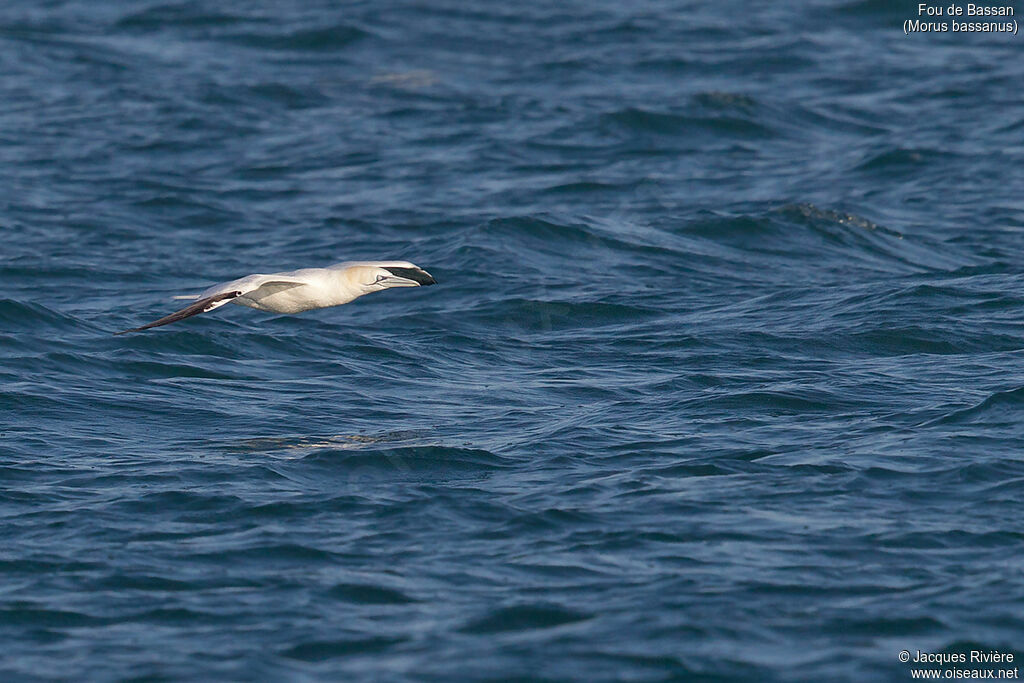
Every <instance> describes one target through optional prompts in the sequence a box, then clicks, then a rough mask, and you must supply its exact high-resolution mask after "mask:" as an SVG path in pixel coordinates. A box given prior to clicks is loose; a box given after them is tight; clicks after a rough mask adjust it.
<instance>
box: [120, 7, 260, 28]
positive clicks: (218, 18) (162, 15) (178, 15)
mask: <svg viewBox="0 0 1024 683" xmlns="http://www.w3.org/2000/svg"><path fill="white" fill-rule="evenodd" d="M260 21H265V20H264V19H261V18H260V17H259V16H258V15H252V16H248V15H243V14H229V13H227V12H223V11H210V8H208V7H206V5H205V3H202V2H180V3H168V4H158V5H154V6H152V7H147V8H146V9H144V10H142V11H139V12H134V13H132V14H129V15H127V16H125V17H122V18H120V19H118V20H117V23H115V24H114V27H115V28H120V29H150V30H157V29H164V28H167V27H171V26H181V27H187V28H202V27H218V26H230V25H233V24H237V23H240V22H260Z"/></svg>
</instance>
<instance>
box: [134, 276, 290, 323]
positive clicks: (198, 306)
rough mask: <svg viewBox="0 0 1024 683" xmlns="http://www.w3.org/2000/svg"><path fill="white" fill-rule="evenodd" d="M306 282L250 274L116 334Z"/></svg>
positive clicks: (178, 318) (203, 311) (171, 320)
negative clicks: (159, 316)
mask: <svg viewBox="0 0 1024 683" xmlns="http://www.w3.org/2000/svg"><path fill="white" fill-rule="evenodd" d="M304 284H306V283H305V282H303V281H301V280H284V279H281V278H279V277H274V276H267V275H250V276H248V277H244V278H242V279H240V280H235V281H234V282H228V283H225V284H224V285H218V286H216V287H214V288H212V289H213V291H214V293H213V294H210V293H209V291H210V290H207V292H205V293H204V294H205V295H200V298H199V300H198V301H196V302H195V303H194V304H192V305H190V306H187V307H185V308H183V309H181V310H180V311H175V312H174V313H171V314H170V315H166V316H164V317H163V318H160V319H159V320H154V321H153V322H151V323H147V324H145V325H143V326H142V327H133V328H131V329H129V330H121V331H120V332H115V333H114V334H115V335H118V334H127V333H128V332H141V331H143V330H148V329H149V328H151V327H160V326H161V325H169V324H170V323H176V322H178V321H179V320H184V319H185V318H191V317H192V316H194V315H199V314H200V313H206V312H207V311H212V310H213V309H215V308H220V307H221V306H223V305H224V304H227V303H231V300H232V299H237V298H238V297H240V296H244V295H246V294H251V293H253V292H255V291H256V290H258V289H262V288H264V287H266V288H270V289H273V290H275V291H281V290H283V289H291V288H292V287H301V286H302V285H304Z"/></svg>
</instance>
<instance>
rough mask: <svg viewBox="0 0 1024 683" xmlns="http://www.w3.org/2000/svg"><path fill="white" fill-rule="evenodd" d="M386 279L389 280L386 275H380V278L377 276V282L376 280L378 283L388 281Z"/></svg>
mask: <svg viewBox="0 0 1024 683" xmlns="http://www.w3.org/2000/svg"><path fill="white" fill-rule="evenodd" d="M386 279H387V276H386V275H378V276H377V280H376V281H377V282H380V281H381V280H386Z"/></svg>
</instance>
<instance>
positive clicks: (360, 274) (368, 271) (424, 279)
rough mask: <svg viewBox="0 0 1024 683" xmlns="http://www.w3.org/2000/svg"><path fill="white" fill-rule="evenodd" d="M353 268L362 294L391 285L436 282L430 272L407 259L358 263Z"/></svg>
mask: <svg viewBox="0 0 1024 683" xmlns="http://www.w3.org/2000/svg"><path fill="white" fill-rule="evenodd" d="M353 270H354V273H353V275H354V279H355V281H356V282H358V283H359V286H360V287H361V288H362V290H363V293H364V294H369V293H370V292H377V291H380V290H382V289H390V288H391V287H426V286H428V285H436V284H437V280H435V279H434V277H433V276H432V275H431V274H430V273H428V272H427V271H425V270H423V269H422V268H420V267H419V266H416V265H414V264H412V263H409V262H408V261H393V262H389V263H386V264H366V265H358V266H356V267H355V268H354V269H353Z"/></svg>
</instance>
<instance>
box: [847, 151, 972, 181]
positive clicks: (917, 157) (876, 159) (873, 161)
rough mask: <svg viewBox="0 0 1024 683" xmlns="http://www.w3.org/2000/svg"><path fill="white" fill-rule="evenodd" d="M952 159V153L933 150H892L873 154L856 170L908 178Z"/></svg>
mask: <svg viewBox="0 0 1024 683" xmlns="http://www.w3.org/2000/svg"><path fill="white" fill-rule="evenodd" d="M952 158H954V155H953V154H952V153H951V152H940V151H937V150H932V149H904V148H899V149H890V150H886V151H883V152H879V153H873V154H871V156H870V157H869V158H867V159H865V160H864V161H862V162H861V163H860V164H859V165H858V166H857V168H856V170H858V171H861V172H865V173H872V174H880V175H885V176H906V175H911V174H917V173H920V172H922V171H923V170H925V169H927V168H928V167H931V166H935V165H937V164H939V163H941V162H945V161H949V160H950V159H952Z"/></svg>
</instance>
